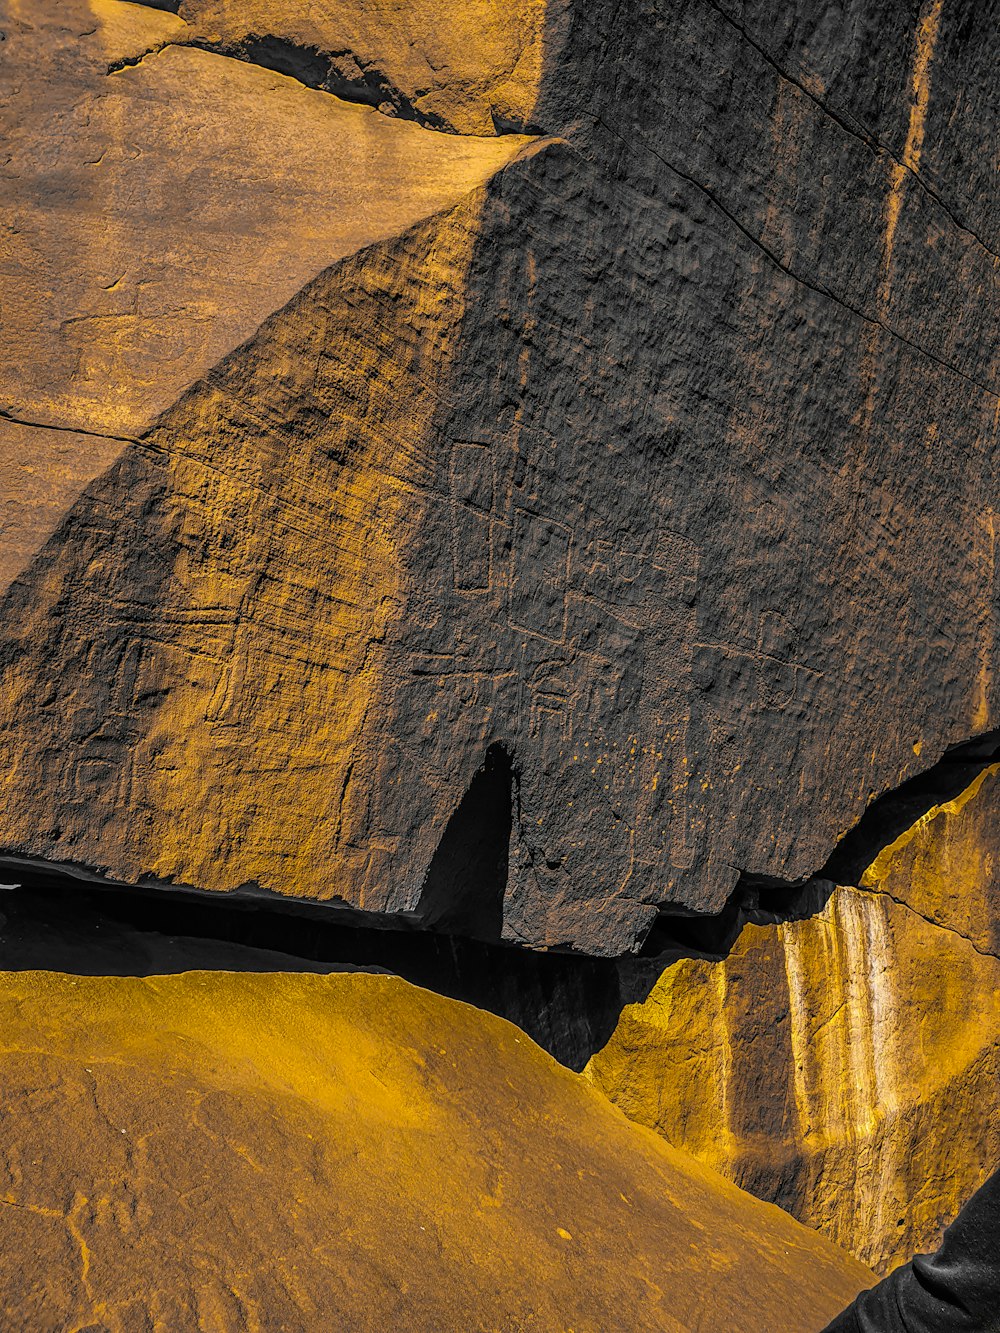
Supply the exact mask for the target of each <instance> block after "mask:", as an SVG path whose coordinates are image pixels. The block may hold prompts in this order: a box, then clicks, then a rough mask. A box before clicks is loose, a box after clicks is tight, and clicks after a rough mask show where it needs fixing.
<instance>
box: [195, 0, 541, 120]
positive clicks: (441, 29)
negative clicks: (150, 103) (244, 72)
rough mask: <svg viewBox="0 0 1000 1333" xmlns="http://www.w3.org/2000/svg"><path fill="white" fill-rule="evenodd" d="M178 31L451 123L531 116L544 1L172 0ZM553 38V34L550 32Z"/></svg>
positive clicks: (351, 93) (353, 94) (335, 88)
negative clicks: (303, 1) (180, 22)
mask: <svg viewBox="0 0 1000 1333" xmlns="http://www.w3.org/2000/svg"><path fill="white" fill-rule="evenodd" d="M171 8H176V9H177V10H178V13H179V15H180V17H181V18H183V19H185V20H187V26H186V28H185V29H184V30H183V31H182V33H180V34H178V36H177V37H176V38H175V40H177V41H180V42H186V41H191V42H196V43H198V44H203V45H206V46H208V47H209V48H212V49H218V50H222V51H227V52H230V53H232V54H233V55H235V56H237V57H239V58H241V59H245V60H251V61H255V62H260V63H263V64H270V65H272V67H274V68H276V69H280V70H282V71H283V72H284V73H287V74H291V75H293V76H295V77H297V78H299V79H301V80H303V82H306V83H309V84H311V85H312V86H314V87H321V88H325V89H327V90H329V91H331V92H334V93H338V94H339V95H340V96H342V97H347V98H350V99H351V100H355V101H359V102H364V103H368V104H370V105H372V106H377V107H379V109H380V110H382V111H383V112H385V113H386V114H389V115H393V116H403V117H406V118H409V119H414V120H417V121H419V122H420V123H421V124H423V125H429V126H434V127H437V128H440V129H445V130H451V131H453V132H455V133H459V134H479V135H482V134H495V133H505V132H509V131H510V130H513V129H519V130H523V129H526V128H530V127H531V122H532V114H533V112H534V107H535V101H536V98H537V96H538V87H539V82H540V78H541V71H542V58H543V46H544V45H545V39H546V32H545V18H546V6H545V3H544V0H474V3H471V4H470V3H464V4H461V5H454V4H447V3H443V0H417V2H416V3H414V2H413V0H409V3H407V4H406V5H405V6H400V5H398V4H393V3H391V0H376V3H372V0H346V2H345V0H313V2H312V3H310V4H308V5H303V4H301V3H295V2H294V0H181V3H180V4H179V5H172V6H171ZM549 40H550V42H551V36H550V37H549Z"/></svg>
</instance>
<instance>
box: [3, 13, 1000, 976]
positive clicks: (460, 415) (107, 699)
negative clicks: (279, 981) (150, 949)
mask: <svg viewBox="0 0 1000 1333" xmlns="http://www.w3.org/2000/svg"><path fill="white" fill-rule="evenodd" d="M293 8H294V7H291V6H282V5H280V4H279V3H277V0H275V3H274V4H273V5H272V4H270V3H267V2H266V0H260V3H257V4H255V5H254V6H253V7H252V9H251V8H248V7H246V6H236V5H228V4H225V3H221V0H219V2H218V3H212V4H210V3H208V0H205V3H196V0H191V3H190V4H181V5H180V9H179V12H178V13H177V14H170V13H165V12H162V11H160V10H157V9H152V8H143V7H138V6H130V5H127V4H123V3H118V0H93V3H83V0H72V2H71V3H67V4H65V5H60V6H58V7H56V9H55V10H53V9H52V7H51V6H47V5H42V4H41V3H40V2H39V3H37V4H36V3H35V0H25V3H24V4H21V5H20V6H18V9H17V12H16V14H14V15H13V16H12V18H11V21H10V23H8V25H7V27H6V29H5V31H6V34H7V37H6V43H5V47H6V52H5V54H6V56H7V68H8V69H10V70H12V71H15V75H14V76H13V77H12V78H11V87H12V90H13V91H12V98H11V99H10V108H11V110H12V111H13V114H14V115H15V116H16V117H17V123H18V126H19V129H18V131H17V133H16V134H15V135H14V138H13V140H12V143H11V152H10V157H9V160H8V161H7V163H6V165H5V166H4V168H3V171H4V180H5V203H6V202H7V201H9V203H8V204H7V206H8V207H9V209H10V210H11V211H10V214H9V216H10V217H11V222H10V225H9V228H8V232H7V239H6V241H5V245H6V247H7V251H8V252H9V254H10V256H11V258H10V259H9V261H8V262H9V264H10V265H12V272H13V274H14V282H13V287H12V292H13V295H12V298H11V304H10V307H9V309H10V310H11V312H12V313H11V315H10V316H9V317H8V319H7V320H6V321H5V324H4V329H5V330H6V332H5V333H3V335H2V337H0V342H2V346H0V351H2V353H3V355H2V357H0V364H2V366H3V372H2V373H3V386H2V397H3V402H2V404H0V405H2V407H3V410H4V412H5V413H6V414H7V417H8V418H14V419H16V421H8V422H7V425H6V426H5V427H4V429H5V430H7V431H9V432H10V438H11V440H12V442H13V443H12V446H11V449H12V451H13V452H12V453H11V454H10V457H11V458H12V459H13V460H14V461H13V463H12V464H8V465H7V466H6V467H5V470H4V473H3V476H2V478H0V480H2V482H3V485H4V487H5V491H4V497H3V499H4V511H3V512H4V514H5V526H6V529H7V530H9V532H10V533H11V540H10V542H9V545H7V546H6V547H5V553H4V557H3V560H4V576H5V578H7V579H13V580H14V581H13V582H12V583H11V584H10V587H9V589H8V592H7V595H6V600H5V604H4V617H3V626H4V627H3V634H2V642H0V750H2V753H3V756H4V763H3V765H2V772H3V788H2V793H0V797H2V799H0V847H3V848H4V849H6V850H7V851H8V852H10V853H16V854H19V855H26V856H31V857H35V858H41V859H46V860H49V861H51V862H53V863H59V862H61V863H65V864H78V865H81V866H85V867H88V868H90V869H93V870H95V871H100V872H102V873H106V874H107V875H109V876H110V877H111V878H113V879H116V880H124V881H132V882H138V881H143V880H156V881H160V882H168V883H170V882H174V883H184V884H189V885H192V886H195V887H199V888H206V889H215V890H232V889H236V888H239V887H241V886H250V885H256V886H259V887H261V888H263V889H266V890H273V891H276V892H279V893H282V894H287V895H292V896H300V897H308V898H317V899H321V900H324V901H327V902H329V903H330V904H331V905H336V904H346V905H348V906H350V907H352V908H360V909H362V910H364V911H366V912H372V913H379V914H383V915H388V916H391V917H395V918H396V919H397V920H399V921H402V920H407V921H417V922H420V921H427V922H431V921H432V920H433V919H434V918H436V917H438V916H439V914H440V912H441V911H442V906H441V902H440V894H439V893H438V892H437V891H435V889H434V886H433V884H432V883H429V882H428V878H427V877H428V872H429V871H430V868H431V865H432V862H433V861H434V858H435V854H436V852H437V850H438V847H439V844H440V843H441V840H442V838H443V837H444V836H445V833H446V829H447V828H448V827H449V821H450V820H451V819H452V816H453V815H454V814H455V812H456V811H457V810H458V808H459V806H460V805H461V803H462V801H463V798H465V797H466V794H467V793H468V792H469V791H470V790H471V788H472V787H473V784H474V783H475V781H476V774H477V773H478V772H479V771H480V769H481V768H482V766H483V765H484V763H485V762H486V759H487V756H488V755H489V754H491V753H494V752H496V749H495V747H499V749H500V750H502V752H503V753H504V754H506V755H507V756H508V758H509V762H510V772H511V792H510V803H511V810H512V818H511V826H510V838H509V847H508V852H507V864H508V875H507V882H506V886H505V890H504V894H503V901H502V905H501V907H500V909H499V911H496V910H494V911H493V914H492V916H491V917H490V925H489V929H490V931H491V932H493V933H494V934H497V935H499V936H501V937H502V938H504V939H506V940H509V941H513V942H517V943H521V944H524V945H528V946H532V947H561V948H573V949H576V950H580V951H583V952H588V953H593V954H605V955H618V954H623V953H627V952H629V951H630V950H633V949H636V948H638V947H639V946H640V945H641V943H642V941H643V939H644V937H645V936H646V934H647V933H648V931H649V929H650V927H651V925H652V924H653V922H654V921H655V920H656V919H657V916H658V914H659V913H660V911H661V910H664V909H665V910H668V911H669V910H682V909H683V910H687V911H697V912H701V913H713V912H718V911H719V910H720V908H721V907H722V906H723V904H724V903H725V902H726V900H727V898H728V896H729V895H730V893H731V892H732V890H733V888H734V886H735V885H736V884H737V882H738V880H739V878H740V876H741V875H744V876H746V875H749V876H762V877H765V878H766V877H776V878H778V879H781V880H783V881H800V880H803V879H805V878H807V877H808V876H809V875H812V874H815V873H817V871H818V870H819V869H820V868H821V867H822V865H823V864H824V862H825V861H826V859H827V858H828V857H829V855H830V853H831V851H832V850H833V848H834V847H835V846H836V844H837V842H838V840H839V838H840V837H841V836H842V835H843V833H844V832H845V831H847V830H848V829H850V828H851V827H852V826H853V825H854V824H855V823H856V822H857V821H858V819H859V818H860V816H861V815H862V813H863V812H864V810H865V808H866V807H867V806H868V805H869V803H870V802H871V801H872V800H873V799H875V798H877V797H878V795H879V794H880V793H882V792H884V791H886V790H888V789H890V788H893V787H895V786H897V785H898V784H899V783H900V782H902V781H904V780H906V779H907V778H909V777H911V776H912V775H914V774H916V773H918V772H920V771H922V770H923V769H925V768H927V767H928V766H930V765H932V764H933V763H934V762H935V760H936V759H937V757H938V756H939V755H940V754H941V753H942V752H943V751H944V750H945V749H946V748H947V747H948V746H950V745H954V744H957V743H959V742H963V741H965V740H967V739H968V738H969V737H970V736H975V735H978V734H982V733H985V732H987V731H989V730H990V728H991V727H992V726H993V725H994V724H995V721H996V706H997V684H996V683H995V681H996V671H995V669H994V663H995V658H996V617H995V610H994V608H995V601H996V583H995V563H996V562H995V536H996V532H995V515H994V509H993V500H992V498H991V497H993V496H994V495H995V494H996V422H997V411H996V408H997V402H998V396H997V395H998V391H1000V381H998V380H997V378H996V367H995V351H994V341H995V340H994V339H993V336H992V330H993V329H994V328H995V327H996V323H997V310H996V302H997V295H996V286H995V281H994V271H995V258H994V256H995V254H996V253H997V252H998V250H1000V243H998V241H997V239H996V236H995V226H994V224H993V221H992V215H991V213H990V211H989V208H988V207H987V205H986V203H985V202H984V201H985V200H986V199H988V198H989V195H988V192H987V190H986V185H985V179H986V178H985V177H984V176H983V171H985V168H981V167H980V165H978V164H979V163H981V162H984V161H985V160H986V159H987V157H988V156H989V154H988V152H987V151H986V145H988V144H989V142H991V138H990V136H991V134H992V129H991V128H990V127H994V128H995V117H996V106H995V99H994V98H993V97H992V86H993V73H992V71H993V65H994V62H993V60H992V59H991V57H990V53H991V52H992V51H993V49H994V45H995V32H994V31H993V30H992V29H991V28H990V26H989V24H988V23H987V21H986V18H985V15H984V13H983V12H982V11H980V10H978V9H977V10H974V11H969V13H965V11H964V10H963V11H962V15H964V17H962V15H960V14H959V11H958V10H957V9H953V8H950V7H948V6H947V5H942V4H941V3H940V0H927V3H925V4H924V5H923V7H922V8H921V11H920V14H919V15H918V16H917V17H916V18H915V17H914V14H912V13H910V12H909V11H905V12H904V10H903V9H888V8H887V10H886V12H885V13H883V12H882V10H881V8H879V9H878V13H877V17H876V16H875V11H872V10H871V9H870V7H869V8H867V9H866V8H864V7H863V6H860V5H854V4H851V5H848V7H847V8H846V9H844V10H843V11H838V12H837V16H835V17H831V18H830V19H829V22H826V23H824V24H822V25H818V26H817V24H816V23H815V22H814V21H813V19H812V17H811V14H812V9H811V7H810V6H808V5H792V6H788V5H782V6H767V5H764V4H754V5H752V6H749V7H747V6H744V7H743V8H742V9H741V11H740V13H739V15H737V14H736V12H735V11H732V12H730V10H729V8H728V7H727V6H726V5H724V4H718V5H717V4H709V3H704V4H698V3H691V4H684V5H681V6H673V7H669V8H668V9H667V10H664V9H663V7H662V6H660V5H656V4H651V3H647V0H628V3H626V4H624V5H623V4H619V3H617V0H616V3H611V0H607V3H603V0H601V2H600V3H597V4H594V3H592V0H588V3H587V4H583V3H576V2H575V0H573V2H572V3H567V4H554V3H553V4H552V5H550V6H547V7H546V8H545V11H544V13H542V11H541V9H540V8H539V7H538V6H534V7H530V12H529V7H524V6H522V7H518V6H516V5H514V6H512V7H511V8H509V9H507V8H503V9H502V8H501V7H500V6H499V5H493V6H484V7H483V10H482V15H483V16H484V17H483V18H482V23H481V25H480V27H479V28H477V31H478V32H480V35H481V40H477V41H476V42H472V41H465V40H464V39H462V31H463V30H462V29H461V27H460V26H459V27H451V28H449V29H448V31H449V33H450V34H451V36H450V37H449V38H448V39H447V41H446V40H445V38H444V37H442V36H441V35H440V30H439V27H438V21H439V10H438V7H436V6H434V5H430V4H428V5H427V6H426V7H419V8H417V7H414V8H412V9H409V8H408V9H407V10H406V11H405V12H403V11H400V13H399V14H397V12H396V11H395V10H393V11H392V15H390V14H389V11H388V9H386V10H385V12H383V9H382V7H380V6H376V7H374V8H372V7H365V8H364V10H362V9H361V8H360V7H359V8H357V9H354V8H351V7H350V6H349V5H346V4H345V5H344V6H343V7H334V6H332V5H331V6H325V5H323V6H320V5H316V6H311V7H309V13H310V16H311V17H310V18H309V20H308V25H306V20H304V19H303V20H301V21H299V20H297V19H295V18H294V16H290V14H291V10H292V9H293ZM126 11H127V17H125V15H126ZM450 12H451V11H449V15H450ZM477 14H478V11H477ZM401 15H402V16H401ZM449 21H450V20H449ZM479 22H480V20H479V18H478V17H477V18H476V20H475V23H474V26H475V24H479ZM143 25H146V26H145V27H144V26H143ZM303 25H306V26H309V31H308V32H307V31H305V26H303ZM400 25H402V26H400ZM873 25H875V27H877V32H878V40H877V41H875V40H869V39H868V38H869V37H870V35H871V33H872V32H873V31H875V28H874V27H873ZM539 33H540V37H539V35H538V34H539ZM192 34H193V35H192ZM866 34H868V36H866ZM251 39H252V40H251ZM266 41H272V42H277V43H279V44H280V43H286V44H287V43H290V44H292V45H293V46H296V47H301V48H302V49H308V50H310V51H318V52H321V53H323V52H326V53H327V54H328V55H331V56H332V55H335V54H336V53H337V52H347V51H349V52H350V53H351V59H353V60H354V61H355V62H356V63H357V66H358V69H359V70H360V71H361V72H362V75H363V77H364V79H365V80H367V79H368V74H372V78H374V79H375V81H376V83H377V82H378V79H381V78H383V76H384V79H385V81H386V82H385V87H386V88H389V87H390V85H391V87H392V88H395V89H398V90H401V91H400V94H399V95H400V98H404V99H405V100H406V101H407V104H408V105H412V106H413V107H417V106H418V105H419V106H423V107H424V108H425V111H426V115H425V116H424V121H423V123H422V124H418V123H415V122H414V121H412V120H409V121H408V120H406V119H403V118H400V116H396V117H392V116H389V115H385V114H379V111H378V110H377V108H373V107H370V106H358V105H354V104H352V103H350V102H347V101H345V100H343V99H342V98H339V97H336V96H334V95H333V94H332V93H330V92H326V91H323V90H322V86H323V85H322V81H321V82H320V86H319V88H317V89H312V88H307V87H305V86H303V82H302V79H301V78H293V77H291V76H290V75H284V74H281V73H276V72H274V70H273V69H271V68H262V67H261V65H260V62H259V60H258V62H257V63H256V64H255V63H253V62H254V60H255V59H257V57H259V56H260V50H258V48H257V47H255V46H254V43H255V42H256V43H260V42H265V44H266ZM448 42H453V46H452V47H449V48H448V50H445V47H446V46H447V45H448ZM199 43H200V46H201V48H204V47H205V46H206V45H207V46H213V45H214V47H215V50H214V51H211V50H206V49H199ZM247 43H249V46H248V45H247ZM440 43H444V45H443V46H442V45H440ZM456 44H457V45H456ZM230 48H232V50H233V51H235V53H236V54H237V55H239V56H240V57H241V58H240V59H235V58H233V54H232V52H230V53H229V54H219V51H222V50H224V49H225V50H229V49H230ZM236 48H239V50H236ZM268 49H269V50H270V51H271V54H272V56H273V54H274V51H275V50H276V49H277V48H275V47H274V46H273V45H272V46H271V47H270V48H268ZM282 49H283V48H282ZM255 51H256V53H257V55H256V56H255ZM527 52H532V53H534V54H530V55H529V54H525V53H527ZM539 53H540V54H539ZM43 56H47V58H42V57H43ZM268 58H269V59H270V57H268ZM337 58H338V59H340V58H341V56H337ZM342 58H343V59H344V60H346V59H347V56H346V55H345V56H343V57H342ZM130 62H135V63H130ZM525 62H526V63H525ZM271 64H272V65H274V64H275V60H273V59H271ZM529 66H530V70H531V71H533V72H530V73H528V72H526V71H528V69H529ZM418 67H419V68H418ZM428 68H429V69H430V70H431V71H432V75H429V74H427V72H426V70H427V69H428ZM109 69H111V70H112V72H110V73H109V72H107V71H108V70H109ZM373 71H376V72H377V77H376V74H375V73H372V72H373ZM470 71H472V72H470ZM299 72H300V74H301V73H302V71H299ZM343 77H346V76H343ZM352 77H354V76H352ZM505 78H506V79H509V80H514V81H515V82H517V84H518V87H519V88H520V89H521V92H519V93H518V94H517V97H516V98H514V97H513V94H511V97H512V98H513V100H514V101H517V103H518V107H519V110H517V112H516V114H515V112H514V111H513V110H510V109H508V110H504V109H503V107H502V106H501V101H502V99H500V100H498V98H499V94H498V93H497V91H496V90H497V89H498V88H499V87H500V86H501V82H500V81H502V79H505ZM529 85H530V86H531V89H532V93H531V96H530V97H529V96H528V94H527V92H526V91H525V90H526V89H527V88H528V87H529ZM331 86H332V85H331ZM338 86H340V85H338ZM365 86H366V87H369V90H370V88H371V86H373V85H370V84H369V82H366V83H365ZM379 86H380V87H381V86H382V85H381V84H379ZM341 91H350V90H349V89H345V88H343V87H342V88H341ZM355 92H357V89H355ZM522 94H523V95H522ZM353 95H354V94H352V96H353ZM505 95H506V94H505ZM387 96H388V94H387ZM389 100H390V102H391V96H390V97H389ZM529 102H530V103H531V109H530V112H529V110H528V104H529ZM400 107H402V102H400ZM400 107H397V108H396V109H397V110H398V109H400ZM385 109H386V108H385V107H383V110H385ZM390 109H391V108H390ZM435 117H441V118H442V121H441V123H442V128H441V129H433V128H428V126H430V125H432V124H434V123H436V121H435ZM445 121H447V125H445V123H444V122H445ZM487 121H490V122H491V124H490V125H487ZM508 122H509V123H508ZM53 126H58V132H54V131H53V129H52V127H53ZM518 127H520V128H521V129H532V130H538V129H540V128H541V127H544V130H545V132H546V134H547V135H548V136H549V137H545V138H542V137H536V138H534V139H528V138H525V137H524V136H523V135H517V134H511V133H508V132H506V131H507V130H509V129H511V128H514V129H517V128H518ZM470 129H474V130H475V131H476V133H477V134H478V135H479V136H480V137H474V136H472V135H470V134H469V132H468V131H469V130H470ZM497 129H501V130H504V131H505V132H503V133H500V134H496V133H495V132H494V131H495V130H497ZM445 130H450V131H452V132H445ZM181 145H183V148H181ZM3 338H5V339H6V341H5V342H3V341H2V339H3ZM18 423H21V424H18ZM23 423H33V424H28V425H25V424H23ZM36 426H37V427H44V428H45V430H42V429H34V427H36ZM56 427H64V428H68V429H69V430H71V431H73V432H75V433H76V435H75V437H74V440H75V444H74V450H73V453H72V455H71V459H72V461H71V463H70V464H67V463H66V462H65V459H64V456H63V455H62V454H61V453H60V443H61V441H60V439H59V438H57V436H54V435H53V434H52V433H51V432H52V430H53V428H56ZM32 431H33V432H34V433H33V434H32V433H31V432H32ZM26 432H27V434H26ZM88 440H91V441H93V443H88ZM33 441H34V443H32V442H33ZM116 441H120V447H119V445H118V443H116ZM88 473H89V479H88ZM456 910H457V909H456ZM464 910H465V908H463V909H462V911H464ZM459 915H461V912H459ZM473 916H474V918H475V919H474V920H473V924H472V929H473V930H474V931H476V932H478V931H480V930H481V929H482V928H483V920H484V919H485V918H483V917H480V916H476V915H475V914H473Z"/></svg>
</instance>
